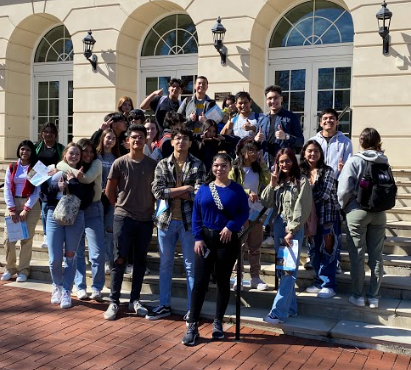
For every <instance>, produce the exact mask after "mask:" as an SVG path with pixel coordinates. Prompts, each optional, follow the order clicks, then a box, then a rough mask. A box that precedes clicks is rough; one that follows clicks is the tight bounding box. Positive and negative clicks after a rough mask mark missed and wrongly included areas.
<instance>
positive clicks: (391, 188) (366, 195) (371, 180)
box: [357, 161, 397, 212]
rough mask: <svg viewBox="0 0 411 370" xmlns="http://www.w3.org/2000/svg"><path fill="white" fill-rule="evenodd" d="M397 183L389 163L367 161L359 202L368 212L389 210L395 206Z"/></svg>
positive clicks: (359, 191)
mask: <svg viewBox="0 0 411 370" xmlns="http://www.w3.org/2000/svg"><path fill="white" fill-rule="evenodd" d="M396 195H397V185H395V180H394V176H393V175H392V172H391V167H390V165H389V164H388V163H375V162H371V161H366V168H365V171H364V175H363V176H362V178H361V179H360V184H359V188H358V194H357V202H358V203H359V205H360V206H361V208H362V209H363V210H365V211H368V212H382V211H387V210H389V209H391V208H393V207H394V206H395V198H396Z"/></svg>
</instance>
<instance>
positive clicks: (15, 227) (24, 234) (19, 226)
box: [5, 217, 29, 242]
mask: <svg viewBox="0 0 411 370" xmlns="http://www.w3.org/2000/svg"><path fill="white" fill-rule="evenodd" d="M5 219H6V228H7V235H8V238H9V240H10V241H11V242H16V241H18V240H23V239H28V238H29V231H28V229H27V224H26V221H23V222H22V221H19V222H17V223H14V222H13V221H12V219H11V217H5Z"/></svg>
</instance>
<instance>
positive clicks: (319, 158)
mask: <svg viewBox="0 0 411 370" xmlns="http://www.w3.org/2000/svg"><path fill="white" fill-rule="evenodd" d="M300 168H301V172H302V173H303V174H304V175H305V176H306V177H307V178H308V181H309V183H310V185H311V188H312V191H313V198H314V204H315V211H316V215H317V217H318V222H317V233H316V235H315V236H314V238H310V239H313V240H311V242H310V249H309V251H308V254H309V256H310V261H311V265H312V267H313V269H314V271H315V278H314V285H313V286H311V287H309V288H307V289H306V292H308V293H317V297H318V298H331V297H333V296H335V290H336V279H335V275H336V269H337V256H336V253H337V247H338V241H339V235H337V234H336V230H340V226H339V223H340V205H339V203H338V198H337V180H336V178H335V175H334V170H333V169H332V168H331V167H329V166H327V165H326V164H325V162H324V152H323V150H322V148H321V145H320V144H319V143H318V142H317V141H316V140H308V141H307V142H306V143H305V144H304V146H303V149H302V152H301V163H300Z"/></svg>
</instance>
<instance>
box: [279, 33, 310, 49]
mask: <svg viewBox="0 0 411 370" xmlns="http://www.w3.org/2000/svg"><path fill="white" fill-rule="evenodd" d="M285 42H286V45H285V46H299V45H306V44H308V45H309V44H310V42H311V40H310V39H308V40H307V38H306V37H305V36H303V35H302V34H301V33H300V32H298V31H297V30H295V29H294V30H292V31H291V34H290V37H288V39H287V40H286V41H285Z"/></svg>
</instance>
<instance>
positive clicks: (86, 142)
mask: <svg viewBox="0 0 411 370" xmlns="http://www.w3.org/2000/svg"><path fill="white" fill-rule="evenodd" d="M77 145H78V146H79V147H80V148H81V153H83V150H86V148H87V147H88V146H91V148H92V149H93V154H94V158H93V161H95V160H98V159H97V151H96V148H95V147H94V145H93V143H92V142H91V140H89V139H80V140H79V141H77ZM93 161H91V162H90V163H84V162H83V160H82V159H80V162H81V165H82V167H83V169H84V173H86V172H87V171H88V170H89V168H90V167H91V163H92V162H93Z"/></svg>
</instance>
